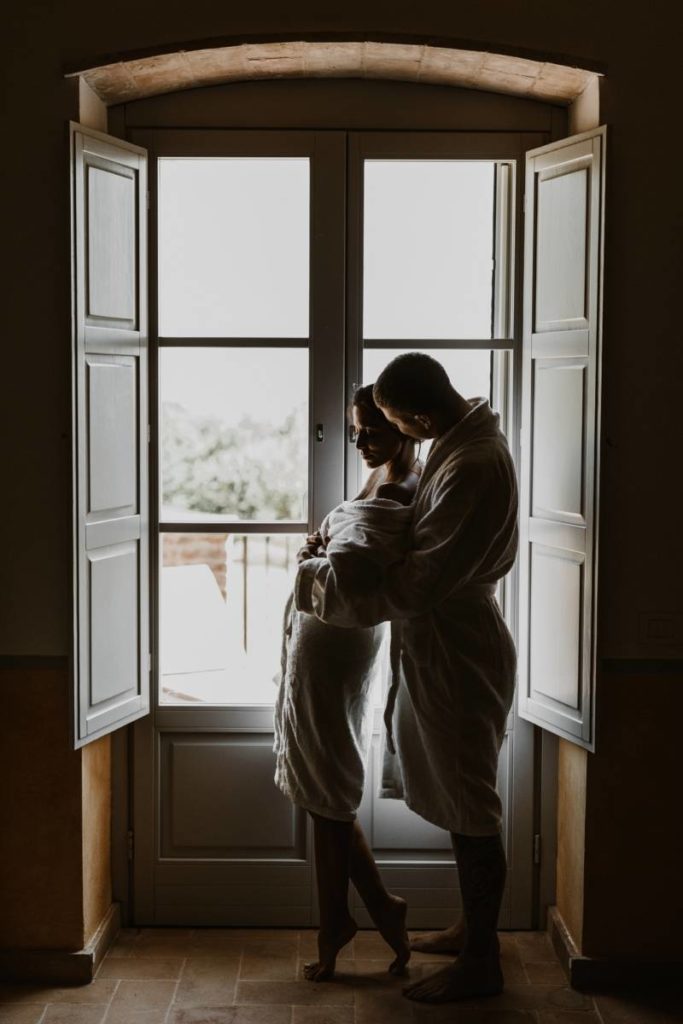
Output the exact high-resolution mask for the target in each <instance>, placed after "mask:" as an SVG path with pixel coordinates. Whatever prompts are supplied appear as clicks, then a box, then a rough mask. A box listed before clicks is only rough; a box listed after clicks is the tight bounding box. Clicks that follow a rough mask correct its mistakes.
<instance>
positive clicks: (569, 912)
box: [556, 740, 589, 947]
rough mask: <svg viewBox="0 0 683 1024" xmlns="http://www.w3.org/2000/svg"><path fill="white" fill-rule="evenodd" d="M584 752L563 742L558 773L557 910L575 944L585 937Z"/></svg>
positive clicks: (585, 764)
mask: <svg viewBox="0 0 683 1024" xmlns="http://www.w3.org/2000/svg"><path fill="white" fill-rule="evenodd" d="M588 757H589V755H588V754H587V753H586V751H585V750H582V749H581V748H580V747H577V746H575V745H574V744H573V743H568V742H567V741H566V740H560V743H559V764H558V770H557V776H558V786H557V881H556V885H557V896H556V900H557V908H558V910H559V911H560V913H561V914H562V918H563V920H564V922H565V924H566V925H567V928H568V929H569V931H570V933H571V936H572V938H573V939H574V942H575V943H576V945H577V946H578V947H580V946H581V940H582V935H583V883H584V854H585V838H586V820H585V819H586V814H585V807H586V768H587V761H588Z"/></svg>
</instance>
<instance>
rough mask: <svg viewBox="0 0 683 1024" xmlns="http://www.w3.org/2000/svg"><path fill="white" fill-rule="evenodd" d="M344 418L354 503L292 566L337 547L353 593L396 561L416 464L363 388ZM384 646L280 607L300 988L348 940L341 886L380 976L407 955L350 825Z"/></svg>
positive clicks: (399, 919) (324, 970) (323, 971)
mask: <svg viewBox="0 0 683 1024" xmlns="http://www.w3.org/2000/svg"><path fill="white" fill-rule="evenodd" d="M351 413H352V417H353V425H354V427H355V430H356V447H357V449H358V450H359V451H360V454H361V456H362V458H363V461H364V462H365V464H366V466H368V467H369V468H370V469H371V470H372V473H371V474H370V476H369V478H368V481H367V483H366V484H365V486H364V487H363V489H362V490H361V492H360V494H359V495H358V497H357V498H356V499H355V501H353V502H344V503H343V504H342V505H340V506H339V508H338V509H335V510H334V511H333V512H332V513H330V515H329V516H327V518H326V519H325V521H324V522H323V524H322V526H321V528H320V530H319V531H318V532H317V533H315V534H312V535H311V536H309V537H308V538H307V542H306V544H305V546H304V547H303V548H302V549H301V551H300V552H299V561H304V560H305V559H308V558H312V557H315V556H316V555H324V554H325V550H326V548H327V546H328V545H333V544H336V545H342V546H343V547H344V550H345V551H346V552H348V555H349V559H348V563H349V571H350V572H351V573H354V574H355V575H356V577H357V580H358V583H359V585H360V586H362V585H363V580H364V578H366V577H367V576H368V574H370V575H373V574H376V573H381V572H382V571H383V570H384V569H385V568H386V566H387V565H389V564H391V563H392V562H394V561H397V560H399V559H400V558H401V557H402V555H403V552H404V551H405V548H406V545H407V543H408V530H409V525H410V520H411V517H412V512H411V510H410V508H409V506H410V503H411V501H412V499H413V497H414V494H415V490H416V488H417V483H418V479H419V475H420V471H421V465H420V463H419V461H418V460H417V459H416V456H415V441H413V440H411V439H410V438H407V437H404V436H403V435H402V434H401V433H399V431H398V430H397V429H396V428H395V427H393V426H392V425H391V424H390V423H389V422H388V421H387V420H386V419H385V418H384V416H383V415H382V413H381V412H380V411H379V409H378V408H377V407H376V406H375V403H374V401H373V398H372V386H367V387H363V388H359V389H358V390H357V391H356V393H355V394H354V396H353V401H352V406H351ZM383 636H384V627H383V626H372V627H370V628H367V629H366V628H360V627H359V628H353V629H341V628H339V627H336V626H329V625H325V624H324V623H322V622H320V621H319V620H318V619H316V618H315V617H314V616H311V615H303V614H301V613H299V612H297V611H296V610H295V609H294V608H293V603H292V601H291V600H290V602H289V604H288V606H287V611H286V614H285V637H284V644H283V658H282V679H281V684H280V692H279V695H278V701H277V707H276V713H275V753H276V773H275V781H276V783H277V785H278V786H279V787H280V789H281V790H282V791H283V792H284V793H285V794H286V795H287V796H288V797H289V798H290V799H291V800H292V801H293V802H294V803H296V804H297V805H299V806H301V807H303V808H305V810H307V811H308V813H309V814H310V815H311V818H312V819H313V827H314V841H315V862H316V872H317V881H318V897H319V904H320V931H319V934H318V954H319V956H318V960H317V961H316V962H315V963H310V964H306V966H305V968H304V974H305V977H306V978H308V979H309V980H311V981H324V980H326V979H327V978H330V977H331V976H332V974H333V973H334V968H335V963H336V958H337V955H338V953H339V951H340V950H341V949H342V947H343V946H345V945H346V943H347V942H349V941H350V940H351V939H352V938H353V936H354V935H355V933H356V923H355V921H354V920H353V917H352V916H351V913H350V911H349V905H348V889H349V878H350V879H351V880H352V881H353V883H354V885H355V887H356V889H357V890H358V893H359V894H360V896H361V898H362V900H363V902H364V903H365V905H366V907H367V909H368V912H369V914H370V916H371V918H372V920H373V921H374V923H375V925H376V926H377V928H378V930H379V932H380V933H381V935H382V936H383V938H384V939H385V940H386V942H387V943H388V944H389V945H390V946H391V948H392V949H393V950H394V952H395V954H396V958H395V960H394V961H393V962H392V964H391V966H390V970H391V971H392V972H393V973H401V972H402V971H403V970H404V969H405V966H406V964H407V962H408V959H409V957H410V952H409V948H408V938H407V933H406V928H405V916H406V904H405V902H404V900H402V899H400V898H399V897H397V896H392V895H391V894H390V893H388V892H387V890H386V888H385V887H384V884H383V882H382V879H381V877H380V875H379V872H378V870H377V866H376V864H375V862H374V859H373V856H372V853H371V851H370V848H369V846H368V844H367V842H366V839H365V836H364V835H363V831H362V829H361V827H360V825H359V824H358V821H357V819H356V811H357V808H358V804H359V803H360V800H361V797H362V794H363V784H364V779H365V764H366V761H367V756H368V753H369V748H370V742H371V735H372V720H371V719H372V716H371V708H370V706H369V697H370V688H371V684H372V680H373V677H374V673H375V669H376V664H377V657H378V654H379V650H380V647H381V643H382V639H383Z"/></svg>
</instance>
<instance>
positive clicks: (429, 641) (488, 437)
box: [295, 399, 517, 836]
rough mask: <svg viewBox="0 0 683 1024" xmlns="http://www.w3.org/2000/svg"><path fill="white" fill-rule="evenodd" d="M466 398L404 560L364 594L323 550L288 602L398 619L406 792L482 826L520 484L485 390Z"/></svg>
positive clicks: (492, 812) (496, 808) (445, 823)
mask: <svg viewBox="0 0 683 1024" xmlns="http://www.w3.org/2000/svg"><path fill="white" fill-rule="evenodd" d="M470 406H471V410H470V412H469V413H468V414H467V415H466V416H465V417H464V418H463V419H462V420H461V421H460V422H459V423H457V424H456V425H455V426H454V427H453V428H452V429H451V430H449V431H448V432H447V433H446V434H444V435H442V436H441V437H440V438H438V439H437V440H436V441H435V443H434V444H433V446H432V449H431V451H430V453H429V457H428V459H427V462H426V465H425V468H424V471H423V474H422V477H421V479H420V483H419V486H418V490H417V495H416V498H415V502H414V505H413V510H414V520H413V526H412V539H411V550H410V551H409V552H408V554H407V556H406V557H405V558H404V559H403V561H401V562H400V563H397V564H394V565H392V566H389V567H388V568H387V570H386V571H385V572H384V573H383V574H382V576H381V578H380V577H375V578H374V579H373V580H371V581H369V582H368V586H367V587H366V588H365V590H364V592H363V593H362V594H359V593H358V589H357V587H355V586H353V585H350V583H349V581H348V579H347V577H346V570H345V567H344V565H343V563H341V562H339V560H337V559H335V556H334V552H331V551H328V557H326V558H315V559H311V560H309V561H307V562H304V563H303V564H302V565H301V566H300V567H299V572H298V575H297V581H296V586H295V602H296V607H297V609H299V611H302V612H308V613H309V614H311V615H315V616H316V617H317V618H319V619H321V620H322V621H323V622H326V623H330V624H332V625H337V626H342V627H357V626H373V625H376V624H377V623H380V622H382V621H384V620H393V621H394V628H396V627H397V626H398V627H399V629H400V681H399V684H398V695H397V701H396V708H395V713H394V715H393V729H394V734H395V740H396V747H397V751H398V759H399V763H400V773H401V776H402V782H403V795H404V797H405V801H406V803H407V804H408V806H409V807H410V808H412V810H414V811H416V812H417V813H418V814H420V815H421V816H422V817H423V818H426V820H427V821H430V822H432V823H433V824H435V825H438V826H440V827H441V828H444V829H447V830H449V831H451V832H458V833H461V834H464V835H471V836H485V835H494V834H496V833H497V832H498V831H499V830H500V827H501V803H500V799H499V797H498V794H497V792H496V775H497V767H498V755H499V752H500V747H501V744H502V741H503V736H504V733H505V725H506V720H507V716H508V712H509V710H510V706H511V703H512V695H513V690H514V683H515V670H516V654H515V648H514V643H513V640H512V637H511V635H510V633H509V631H508V629H507V626H506V624H505V622H504V619H503V616H502V614H501V612H500V609H499V607H498V603H497V601H496V599H495V596H494V591H495V586H496V583H497V582H498V580H500V579H501V578H502V577H503V576H505V575H506V573H507V572H508V571H509V570H510V568H511V567H512V564H513V562H514V559H515V554H516V551H517V484H516V478H515V471H514V466H513V463H512V458H511V456H510V452H509V449H508V446H507V442H506V440H505V437H504V435H503V433H502V432H501V430H500V428H499V418H498V416H497V415H495V414H494V413H493V412H492V411H491V409H490V407H489V405H488V402H486V401H485V400H484V399H473V400H472V401H471V403H470ZM385 791H386V790H385ZM396 795H399V794H398V792H397V793H396Z"/></svg>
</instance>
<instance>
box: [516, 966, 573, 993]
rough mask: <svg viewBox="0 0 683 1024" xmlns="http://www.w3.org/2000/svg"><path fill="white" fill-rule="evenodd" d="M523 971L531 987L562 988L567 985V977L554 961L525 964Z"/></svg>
mask: <svg viewBox="0 0 683 1024" xmlns="http://www.w3.org/2000/svg"><path fill="white" fill-rule="evenodd" d="M524 970H525V971H526V975H527V977H528V979H529V982H530V984H532V985H557V986H558V987H562V986H563V985H566V984H567V975H566V974H565V973H564V971H563V970H562V968H561V967H560V965H559V964H558V962H557V961H556V960H553V961H542V960H538V961H533V962H530V963H527V964H525V965H524Z"/></svg>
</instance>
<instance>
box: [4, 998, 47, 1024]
mask: <svg viewBox="0 0 683 1024" xmlns="http://www.w3.org/2000/svg"><path fill="white" fill-rule="evenodd" d="M44 1010H45V1007H44V1006H42V1005H40V1004H38V1005H36V1006H14V1005H12V1004H11V1003H0V1024H38V1021H39V1020H40V1018H41V1017H42V1015H43V1012H44Z"/></svg>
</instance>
